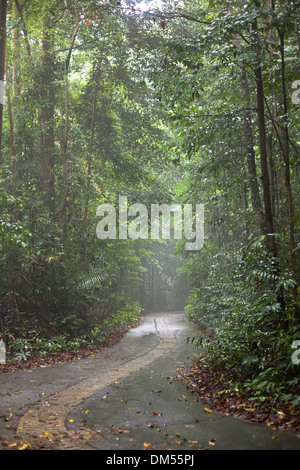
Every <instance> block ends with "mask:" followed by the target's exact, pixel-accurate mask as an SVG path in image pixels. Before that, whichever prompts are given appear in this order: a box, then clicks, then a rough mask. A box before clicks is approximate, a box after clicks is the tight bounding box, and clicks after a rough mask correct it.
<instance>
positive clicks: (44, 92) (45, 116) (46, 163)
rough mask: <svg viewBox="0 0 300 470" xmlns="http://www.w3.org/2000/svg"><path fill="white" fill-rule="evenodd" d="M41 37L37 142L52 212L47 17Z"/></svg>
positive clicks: (51, 87) (50, 62) (51, 109)
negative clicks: (39, 129) (39, 127)
mask: <svg viewBox="0 0 300 470" xmlns="http://www.w3.org/2000/svg"><path fill="white" fill-rule="evenodd" d="M43 27H44V28H43V39H42V53H43V56H42V67H43V80H42V84H41V91H40V101H41V104H40V124H41V134H40V142H39V154H40V175H41V186H42V191H43V193H44V198H45V206H46V207H48V209H49V211H50V213H52V214H54V206H55V197H54V129H53V121H54V100H55V90H54V77H53V57H52V53H51V49H52V38H51V33H50V24H49V18H48V17H45V19H44V22H43Z"/></svg>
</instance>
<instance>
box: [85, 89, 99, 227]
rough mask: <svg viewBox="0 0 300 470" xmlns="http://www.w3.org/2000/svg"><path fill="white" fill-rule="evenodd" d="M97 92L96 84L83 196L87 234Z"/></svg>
mask: <svg viewBox="0 0 300 470" xmlns="http://www.w3.org/2000/svg"><path fill="white" fill-rule="evenodd" d="M97 92H98V84H97V83H95V85H94V92H93V103H92V122H91V138H90V145H89V153H88V159H87V183H86V195H85V208H84V223H83V225H84V233H85V234H87V219H88V208H89V200H90V188H91V170H92V155H93V148H94V141H95V116H96V107H97Z"/></svg>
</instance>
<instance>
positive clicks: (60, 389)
mask: <svg viewBox="0 0 300 470" xmlns="http://www.w3.org/2000/svg"><path fill="white" fill-rule="evenodd" d="M194 335H195V331H194V329H193V326H192V325H191V324H190V323H189V322H188V321H187V320H186V318H185V316H184V314H183V313H182V312H173V313H158V314H149V315H146V316H145V317H144V319H143V322H142V324H141V325H140V326H139V327H137V328H134V329H132V330H131V331H130V332H128V334H127V335H126V336H125V337H124V339H123V340H122V341H121V342H120V343H119V344H117V345H115V346H113V347H112V348H108V349H107V350H105V351H103V352H101V353H99V354H96V355H95V357H90V358H85V359H82V360H78V361H72V362H69V363H64V364H57V365H54V366H51V367H47V368H37V369H33V370H32V371H22V372H12V373H7V374H1V375H0V409H1V410H2V411H3V410H4V409H5V410H6V411H7V410H11V422H12V423H13V422H14V420H15V422H16V423H17V431H18V434H19V435H20V436H21V437H22V441H23V442H28V443H30V441H31V440H32V439H34V438H36V436H41V435H47V438H48V439H50V440H51V442H55V445H56V446H57V448H62V449H89V450H97V449H99V450H100V449H103V450H135V449H136V450H143V449H149V450H150V449H157V450H164V449H174V450H175V449H176V450H195V449H207V448H210V449H215V450H223V449H233V450H238V449H243V450H246V449H250V450H255V449H268V450H273V449H274V450H277V449H278V450H281V449H286V450H300V439H299V438H297V436H295V435H293V434H290V433H286V432H281V433H279V432H277V431H272V430H271V429H266V428H265V427H264V426H262V425H256V424H252V423H247V422H245V421H243V420H241V419H237V418H232V417H225V416H222V415H220V414H218V413H207V412H205V410H204V408H203V406H202V404H201V402H196V401H195V396H193V395H191V394H189V393H188V391H187V389H186V387H185V386H184V385H183V384H182V383H180V382H179V381H178V380H176V373H177V368H178V367H180V366H181V365H184V364H186V363H188V362H191V360H192V358H193V355H195V354H197V352H196V351H195V349H194V347H193V346H192V345H187V344H186V338H187V337H192V336H194ZM8 433H9V431H8V430H7V428H6V426H5V424H4V423H3V422H2V421H0V437H1V435H2V436H3V435H5V434H8ZM275 436H277V438H276V439H273V437H275ZM0 448H1V442H0Z"/></svg>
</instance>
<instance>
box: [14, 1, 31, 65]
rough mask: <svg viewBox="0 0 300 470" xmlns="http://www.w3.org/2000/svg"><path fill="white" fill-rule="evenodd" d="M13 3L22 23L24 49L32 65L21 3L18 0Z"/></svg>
mask: <svg viewBox="0 0 300 470" xmlns="http://www.w3.org/2000/svg"><path fill="white" fill-rule="evenodd" d="M24 3H25V2H24ZM15 5H16V7H17V10H18V13H19V16H20V20H21V23H22V31H23V35H24V39H25V44H26V50H27V54H28V58H29V62H30V66H31V67H33V60H32V54H31V47H30V42H29V38H28V31H27V27H26V22H25V20H24V16H23V8H22V7H21V5H20V3H19V0H15ZM23 5H24V4H23Z"/></svg>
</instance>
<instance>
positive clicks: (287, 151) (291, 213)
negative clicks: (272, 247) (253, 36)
mask: <svg viewBox="0 0 300 470" xmlns="http://www.w3.org/2000/svg"><path fill="white" fill-rule="evenodd" d="M278 33H279V37H280V50H281V80H282V95H283V112H284V117H283V119H284V137H285V151H284V162H285V184H286V191H287V201H288V214H289V224H290V244H291V267H292V272H293V276H294V278H295V280H297V266H296V253H295V248H296V247H295V229H294V203H293V195H292V189H291V172H290V145H289V122H288V99H287V89H286V78H285V50H284V48H285V44H284V31H282V30H278ZM295 297H296V298H297V289H295Z"/></svg>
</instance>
